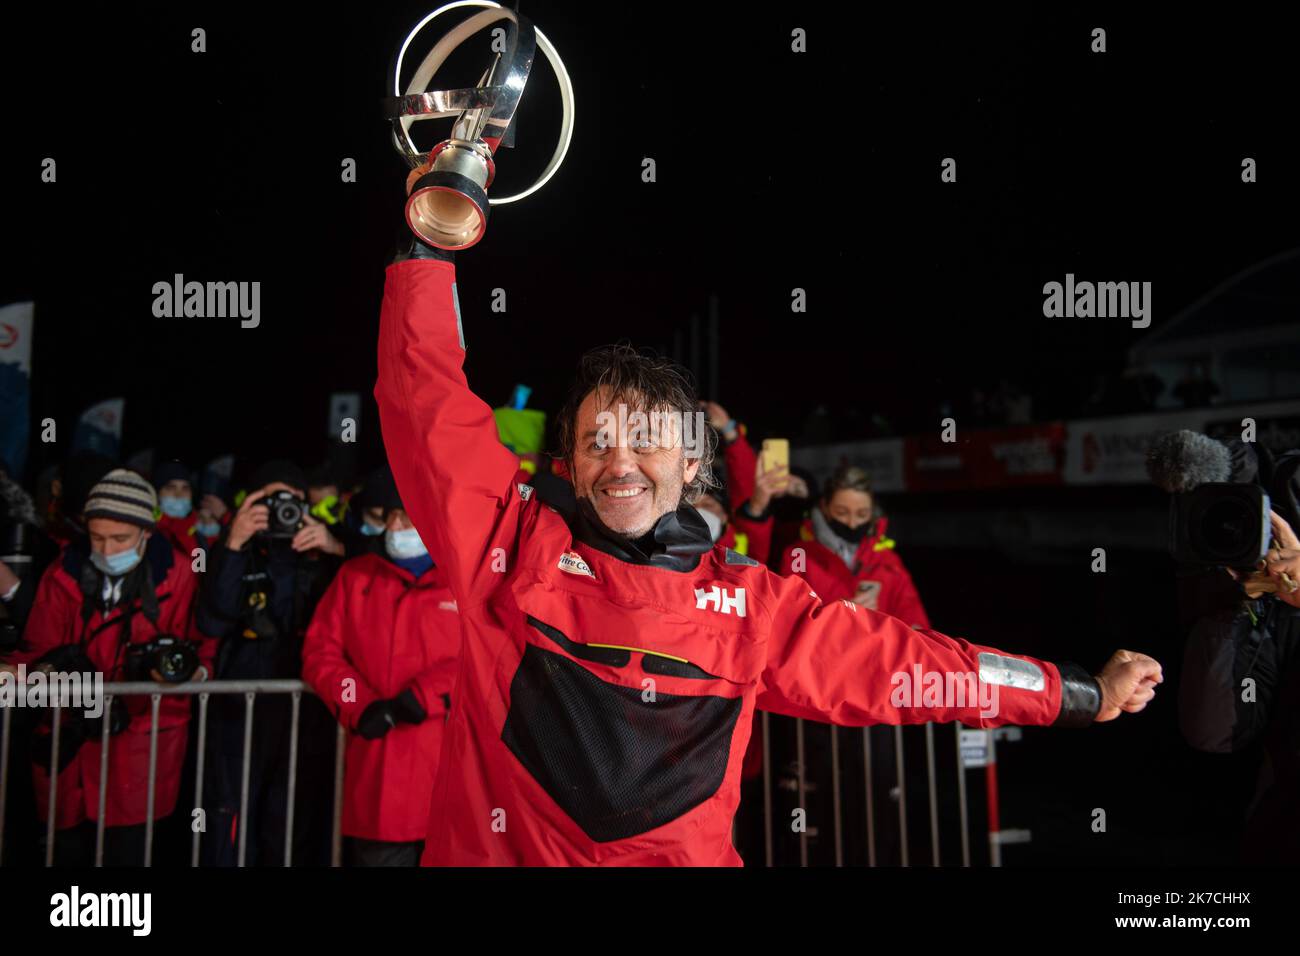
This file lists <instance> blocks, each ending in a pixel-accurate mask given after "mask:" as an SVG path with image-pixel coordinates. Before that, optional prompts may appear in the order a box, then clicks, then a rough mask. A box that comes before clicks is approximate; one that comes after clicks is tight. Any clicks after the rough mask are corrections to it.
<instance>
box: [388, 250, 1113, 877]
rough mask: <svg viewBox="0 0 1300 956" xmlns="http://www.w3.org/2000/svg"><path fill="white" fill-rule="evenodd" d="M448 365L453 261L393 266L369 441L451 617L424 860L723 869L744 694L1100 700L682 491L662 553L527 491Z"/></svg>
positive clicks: (1007, 712) (942, 713)
mask: <svg viewBox="0 0 1300 956" xmlns="http://www.w3.org/2000/svg"><path fill="white" fill-rule="evenodd" d="M464 358H465V352H464V339H463V336H462V334H461V323H460V316H459V306H458V304H457V300H456V293H455V268H454V266H453V265H452V263H450V262H447V261H443V260H439V259H422V258H417V259H407V260H404V261H401V262H397V263H395V264H393V265H391V266H389V268H388V272H387V280H386V284H385V289H384V301H383V311H382V317H381V321H380V333H379V379H378V383H377V385H376V388H375V395H376V398H377V399H378V402H379V411H380V418H381V423H382V428H383V435H384V444H385V446H386V448H387V451H388V458H389V461H390V463H391V464H392V468H393V473H394V475H395V476H396V478H397V486H398V490H399V491H400V493H401V497H402V501H403V502H404V503H405V506H406V511H407V513H408V514H409V515H410V517H411V519H412V521H413V522H414V524H415V526H416V527H417V528H418V529H419V531H420V536H421V537H422V538H423V539H424V541H425V543H426V544H427V545H428V547H429V553H430V554H431V555H432V556H433V558H434V560H435V561H437V562H438V565H439V566H440V567H441V568H442V569H443V571H444V572H446V574H447V581H448V584H449V586H450V588H451V591H452V593H453V594H454V595H455V598H456V602H457V604H458V605H459V608H460V617H461V624H462V628H463V643H462V648H461V659H460V671H459V676H458V679H457V682H456V689H455V691H454V694H455V697H454V699H455V706H454V707H453V709H452V713H451V718H450V720H449V721H448V724H447V739H446V741H445V744H444V746H443V752H442V756H441V760H440V762H439V765H438V774H437V780H436V782H435V784H434V795H433V800H432V803H431V806H430V813H429V832H428V836H427V839H426V843H425V850H424V857H423V862H424V863H426V864H441V865H475V864H478V865H510V864H525V865H588V864H605V865H674V864H676V865H683V864H685V865H690V864H695V865H731V866H736V865H740V863H741V860H740V857H739V855H738V854H737V853H736V851H735V848H734V847H733V846H732V842H731V826H732V818H733V817H734V815H735V812H736V807H737V804H738V802H739V799H740V773H741V759H742V757H743V755H744V752H745V745H746V743H747V742H748V740H749V736H750V724H751V721H752V718H753V715H754V709H755V707H756V706H758V707H762V708H764V709H767V710H771V711H773V712H776V713H782V714H787V715H790V716H794V717H806V718H809V719H812V720H820V721H824V722H831V723H838V724H847V725H857V726H861V725H865V724H872V723H891V724H898V723H922V722H925V721H930V720H936V721H953V720H959V721H962V722H963V723H966V724H969V725H971V726H979V727H988V726H996V725H1000V724H1035V725H1036V724H1052V723H1054V722H1055V723H1060V724H1069V725H1083V724H1087V723H1090V722H1091V721H1092V720H1093V719H1094V717H1095V716H1096V714H1097V712H1098V710H1099V708H1100V696H1099V690H1098V687H1097V684H1096V682H1095V681H1094V680H1093V679H1092V678H1091V676H1089V675H1087V673H1086V672H1084V671H1083V670H1082V669H1081V668H1077V667H1075V666H1074V665H1066V664H1062V665H1060V667H1059V668H1058V666H1057V665H1054V664H1051V663H1048V662H1046V661H1039V660H1035V659H1034V658H1030V657H1023V656H1013V655H1009V654H1005V653H1003V652H1001V651H997V650H993V649H991V648H987V647H980V646H978V645H974V644H971V643H969V642H967V641H964V640H959V639H955V638H951V637H947V636H945V635H943V634H939V633H936V632H934V631H918V630H913V629H912V628H911V627H909V626H908V625H907V624H905V623H904V622H902V621H900V620H899V619H897V618H894V617H889V616H888V615H884V614H878V613H875V612H872V611H868V610H864V609H862V608H859V607H858V606H856V605H854V604H851V603H849V602H841V601H823V600H821V599H819V598H817V597H815V596H814V595H813V594H811V593H810V589H809V587H808V585H807V584H806V583H805V582H804V581H803V579H802V578H798V577H783V576H781V575H779V574H776V573H774V572H771V571H769V570H768V569H766V568H764V567H762V566H761V565H759V564H758V563H757V562H754V561H753V560H751V559H749V558H746V557H744V556H742V555H738V554H736V553H735V552H733V551H725V550H723V549H722V548H718V547H713V546H712V545H711V543H710V541H709V535H708V530H707V528H706V527H705V524H704V521H703V520H702V519H700V518H699V516H698V514H697V513H696V512H695V510H694V508H692V507H690V506H689V505H683V506H682V507H680V508H679V509H678V511H676V512H672V513H669V514H667V515H664V516H663V517H662V518H660V523H659V525H657V526H656V530H655V536H656V538H660V537H661V536H665V537H667V536H671V537H672V538H673V540H674V543H675V544H680V545H681V548H680V549H679V550H677V551H676V552H674V551H673V550H672V549H665V550H663V551H656V552H654V553H653V554H651V555H650V556H646V555H644V554H640V553H639V552H637V551H636V549H634V548H630V547H628V542H626V541H625V540H622V539H618V537H617V536H614V535H612V534H610V533H609V532H603V533H602V532H601V529H600V528H599V527H598V526H597V525H593V524H592V523H591V521H590V519H589V518H586V517H584V516H585V514H586V512H585V511H584V509H583V502H581V501H579V502H578V507H577V508H576V509H573V510H569V511H567V512H561V510H559V508H557V507H556V506H555V505H552V504H548V503H543V502H542V501H541V500H540V497H539V496H538V495H536V494H534V492H533V489H532V488H531V487H530V486H528V485H522V486H521V485H518V484H517V483H516V482H515V480H514V479H515V473H516V470H517V464H518V462H517V458H516V456H515V455H513V454H512V453H511V452H509V451H508V450H507V449H506V448H505V447H504V446H502V445H501V444H500V442H499V441H498V440H497V430H496V425H495V422H494V421H493V417H492V410H491V409H490V408H489V407H488V405H487V404H486V403H484V402H483V401H481V400H480V399H479V398H477V397H476V396H475V395H474V394H473V393H472V392H471V391H470V390H469V387H468V385H467V384H466V381H465V375H464V372H463V371H462V363H463V361H464ZM587 508H588V509H589V508H590V505H589V504H588V505H587ZM699 538H702V540H703V544H699V545H698V549H697V544H698V541H697V539H699ZM634 552H635V553H634ZM638 554H639V557H638ZM914 668H917V669H921V670H924V671H928V672H939V673H953V672H957V673H960V674H963V675H972V679H976V680H978V682H979V684H980V686H981V687H984V686H994V687H996V690H997V691H998V692H999V695H1000V696H999V707H998V709H997V711H996V713H995V714H992V715H986V714H985V713H983V712H982V710H981V707H980V705H979V704H978V703H976V702H974V701H968V702H966V703H964V704H957V703H954V702H953V701H943V702H939V703H935V702H933V701H928V702H927V701H926V700H925V699H921V700H918V699H911V700H908V701H902V700H900V699H899V698H898V697H897V696H896V695H893V694H892V693H891V692H892V691H893V690H894V688H893V686H892V684H891V675H894V674H897V673H899V672H904V671H907V672H911V671H912V670H913V669H914ZM891 697H892V698H893V699H892V700H891Z"/></svg>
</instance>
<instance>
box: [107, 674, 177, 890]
mask: <svg viewBox="0 0 1300 956" xmlns="http://www.w3.org/2000/svg"><path fill="white" fill-rule="evenodd" d="M149 703H150V708H149V721H150V723H149V790H148V796H147V797H146V798H145V799H146V803H145V811H144V865H145V866H153V810H154V801H155V799H156V793H155V791H156V790H157V788H158V708H159V706H160V705H161V704H162V694H150V695H149ZM103 789H104V788H103V786H101V787H100V790H103Z"/></svg>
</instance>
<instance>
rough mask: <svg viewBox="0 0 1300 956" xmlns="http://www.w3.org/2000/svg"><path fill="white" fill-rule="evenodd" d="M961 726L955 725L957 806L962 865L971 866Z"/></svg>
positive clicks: (964, 759)
mask: <svg viewBox="0 0 1300 956" xmlns="http://www.w3.org/2000/svg"><path fill="white" fill-rule="evenodd" d="M961 728H962V725H961V724H953V735H954V738H955V739H956V742H957V806H958V810H959V812H960V814H961V865H962V866H970V832H969V830H970V819H969V816H968V814H969V811H968V810H967V808H966V758H965V757H964V756H962V752H961Z"/></svg>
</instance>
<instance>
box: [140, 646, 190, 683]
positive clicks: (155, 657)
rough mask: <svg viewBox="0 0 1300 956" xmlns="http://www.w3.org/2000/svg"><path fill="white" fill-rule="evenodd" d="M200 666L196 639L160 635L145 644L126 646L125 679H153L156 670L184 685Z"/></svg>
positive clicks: (169, 680) (164, 677)
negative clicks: (189, 639)
mask: <svg viewBox="0 0 1300 956" xmlns="http://www.w3.org/2000/svg"><path fill="white" fill-rule="evenodd" d="M198 669H199V654H198V651H197V649H196V648H195V642H194V641H187V640H183V639H182V638H179V637H173V636H172V635H170V634H161V635H159V636H158V637H155V638H154V639H153V640H152V641H149V642H148V643H145V644H131V645H129V646H128V647H127V649H126V679H127V680H133V681H143V680H153V679H154V678H153V672H154V671H157V672H158V674H159V676H161V677H162V679H163V680H164V681H165V682H166V683H168V684H183V683H185V682H186V681H187V680H189V679H190V678H191V677H193V676H194V672H195V671H196V670H198Z"/></svg>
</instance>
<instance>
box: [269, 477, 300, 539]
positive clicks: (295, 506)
mask: <svg viewBox="0 0 1300 956" xmlns="http://www.w3.org/2000/svg"><path fill="white" fill-rule="evenodd" d="M259 503H260V504H265V505H266V510H267V514H268V515H269V516H270V523H269V524H268V525H267V529H266V531H265V532H264V534H265V535H266V536H267V537H268V538H292V537H293V536H294V535H296V534H297V533H298V530H299V529H300V528H301V527H302V526H303V525H304V524H305V521H304V520H303V519H304V518H305V516H306V515H307V501H306V499H305V498H300V497H298V496H297V495H295V494H294V493H293V492H292V491H289V490H287V489H284V488H281V489H280V490H279V491H273V492H272V493H271V494H269V495H267V496H266V497H265V498H263V499H262V500H261V502H259Z"/></svg>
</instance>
